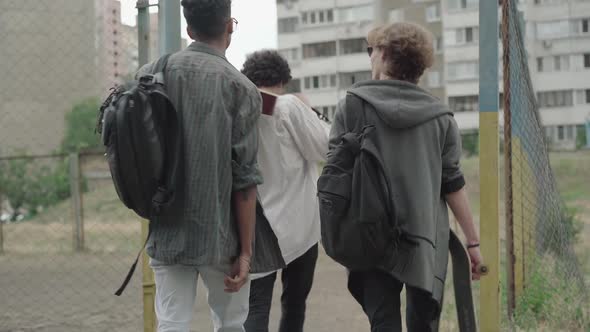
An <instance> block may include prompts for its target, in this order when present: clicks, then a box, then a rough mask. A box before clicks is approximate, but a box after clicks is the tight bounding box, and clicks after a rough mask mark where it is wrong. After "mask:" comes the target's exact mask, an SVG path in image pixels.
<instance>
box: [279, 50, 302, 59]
mask: <svg viewBox="0 0 590 332" xmlns="http://www.w3.org/2000/svg"><path fill="white" fill-rule="evenodd" d="M279 53H280V54H281V55H282V56H283V58H285V60H287V61H288V62H291V61H299V49H298V48H296V47H295V48H287V49H283V50H279Z"/></svg>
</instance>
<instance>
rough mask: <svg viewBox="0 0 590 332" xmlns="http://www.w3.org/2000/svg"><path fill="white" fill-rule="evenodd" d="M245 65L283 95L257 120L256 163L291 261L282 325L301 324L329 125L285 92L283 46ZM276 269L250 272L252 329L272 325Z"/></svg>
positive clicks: (265, 208)
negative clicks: (319, 181) (256, 273)
mask: <svg viewBox="0 0 590 332" xmlns="http://www.w3.org/2000/svg"><path fill="white" fill-rule="evenodd" d="M242 73H243V74H244V75H246V76H247V77H248V78H249V79H250V80H251V81H252V82H253V83H254V84H255V85H256V86H257V87H258V88H259V89H260V90H262V91H265V92H270V93H272V94H275V95H279V97H278V98H277V99H276V104H275V106H274V109H272V112H270V113H269V114H263V115H262V116H261V117H260V119H259V121H258V135H259V143H260V145H259V149H258V165H259V168H260V171H261V173H262V176H263V177H264V184H262V185H261V186H258V199H259V202H260V206H259V208H260V209H261V210H262V211H261V212H262V214H263V215H264V217H265V218H267V219H268V221H269V224H270V226H271V228H272V229H273V231H274V233H275V235H276V237H277V239H278V243H279V247H280V249H281V253H282V255H283V259H284V260H285V264H286V268H284V269H283V270H282V272H281V280H282V284H283V293H282V296H281V309H282V310H281V312H282V315H281V322H280V326H279V332H287V331H289V332H290V331H294V332H295V331H297V332H300V331H303V325H304V320H305V303H306V300H307V296H308V295H309V292H310V291H311V287H312V284H313V275H314V271H315V265H316V261H317V258H318V242H319V240H320V219H319V208H318V202H317V197H316V190H317V189H316V182H317V179H318V176H319V169H318V167H319V166H318V164H319V163H320V162H323V161H325V159H326V154H327V152H328V136H329V128H328V125H327V124H326V123H325V122H323V121H322V120H320V119H319V118H318V116H317V114H316V113H315V112H314V111H313V110H312V109H311V107H309V106H308V105H306V104H305V103H304V102H303V101H302V99H300V97H297V96H295V95H290V94H284V93H285V86H286V84H287V83H288V82H289V81H290V80H291V70H290V68H289V64H288V63H287V61H286V60H285V59H284V58H283V57H282V56H281V55H280V54H279V53H278V52H276V51H270V50H263V51H259V52H255V53H253V54H251V55H249V56H248V58H247V60H246V62H245V63H244V68H243V69H242ZM276 276H277V272H276V271H275V272H273V273H271V274H264V275H252V279H253V280H252V284H251V290H250V312H249V315H248V319H247V320H246V324H245V325H244V327H245V329H246V332H266V331H268V321H269V314H270V307H271V302H272V293H273V288H274V283H275V280H276Z"/></svg>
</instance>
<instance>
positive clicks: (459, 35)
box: [444, 27, 479, 46]
mask: <svg viewBox="0 0 590 332" xmlns="http://www.w3.org/2000/svg"><path fill="white" fill-rule="evenodd" d="M444 38H445V42H446V44H447V45H450V46H452V45H463V44H467V43H474V42H477V41H478V40H479V28H477V27H468V28H459V29H453V30H446V31H445V36H444Z"/></svg>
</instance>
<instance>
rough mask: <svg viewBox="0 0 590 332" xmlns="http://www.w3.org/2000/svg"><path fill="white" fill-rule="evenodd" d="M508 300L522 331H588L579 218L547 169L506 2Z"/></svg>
mask: <svg viewBox="0 0 590 332" xmlns="http://www.w3.org/2000/svg"><path fill="white" fill-rule="evenodd" d="M502 28H503V31H502V32H503V33H502V38H503V43H504V56H503V58H504V91H505V94H504V97H503V103H504V115H505V118H504V120H505V122H504V123H505V125H504V130H505V141H504V144H505V145H504V147H505V148H504V150H505V158H506V185H507V190H506V231H507V233H506V244H507V249H506V250H507V252H508V256H507V257H508V259H507V272H508V273H507V275H508V279H507V294H508V297H507V300H508V308H509V314H510V315H511V316H512V317H513V318H514V321H513V322H514V323H515V324H516V325H517V326H519V327H521V328H525V329H534V330H539V329H544V330H545V329H546V330H548V331H555V330H567V331H577V330H580V331H581V330H582V329H587V328H588V327H589V326H590V325H589V324H590V323H589V320H588V319H589V317H588V291H587V288H586V286H585V280H584V275H583V272H582V271H581V266H580V263H579V260H578V257H577V256H576V252H575V247H576V245H577V244H578V241H579V237H578V227H577V221H576V216H575V214H573V213H572V212H571V211H570V210H569V209H568V207H567V206H566V205H565V203H564V200H563V198H562V196H561V195H560V192H559V190H558V187H557V182H556V179H555V177H554V173H553V171H552V168H551V165H550V160H549V154H548V152H547V143H546V138H545V132H544V129H543V125H542V121H541V117H540V113H539V107H538V104H537V101H536V99H535V92H534V89H533V84H532V82H531V78H530V73H529V66H528V61H527V58H528V56H527V50H526V48H525V43H524V33H525V28H524V24H523V19H522V14H521V13H520V12H519V10H518V6H517V1H503V21H502Z"/></svg>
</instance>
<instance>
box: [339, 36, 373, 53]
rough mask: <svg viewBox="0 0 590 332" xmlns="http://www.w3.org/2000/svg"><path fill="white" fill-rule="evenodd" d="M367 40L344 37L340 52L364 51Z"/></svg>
mask: <svg viewBox="0 0 590 332" xmlns="http://www.w3.org/2000/svg"><path fill="white" fill-rule="evenodd" d="M366 50H367V41H366V40H365V39H364V38H356V39H344V40H341V41H340V54H353V53H364V52H366Z"/></svg>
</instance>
